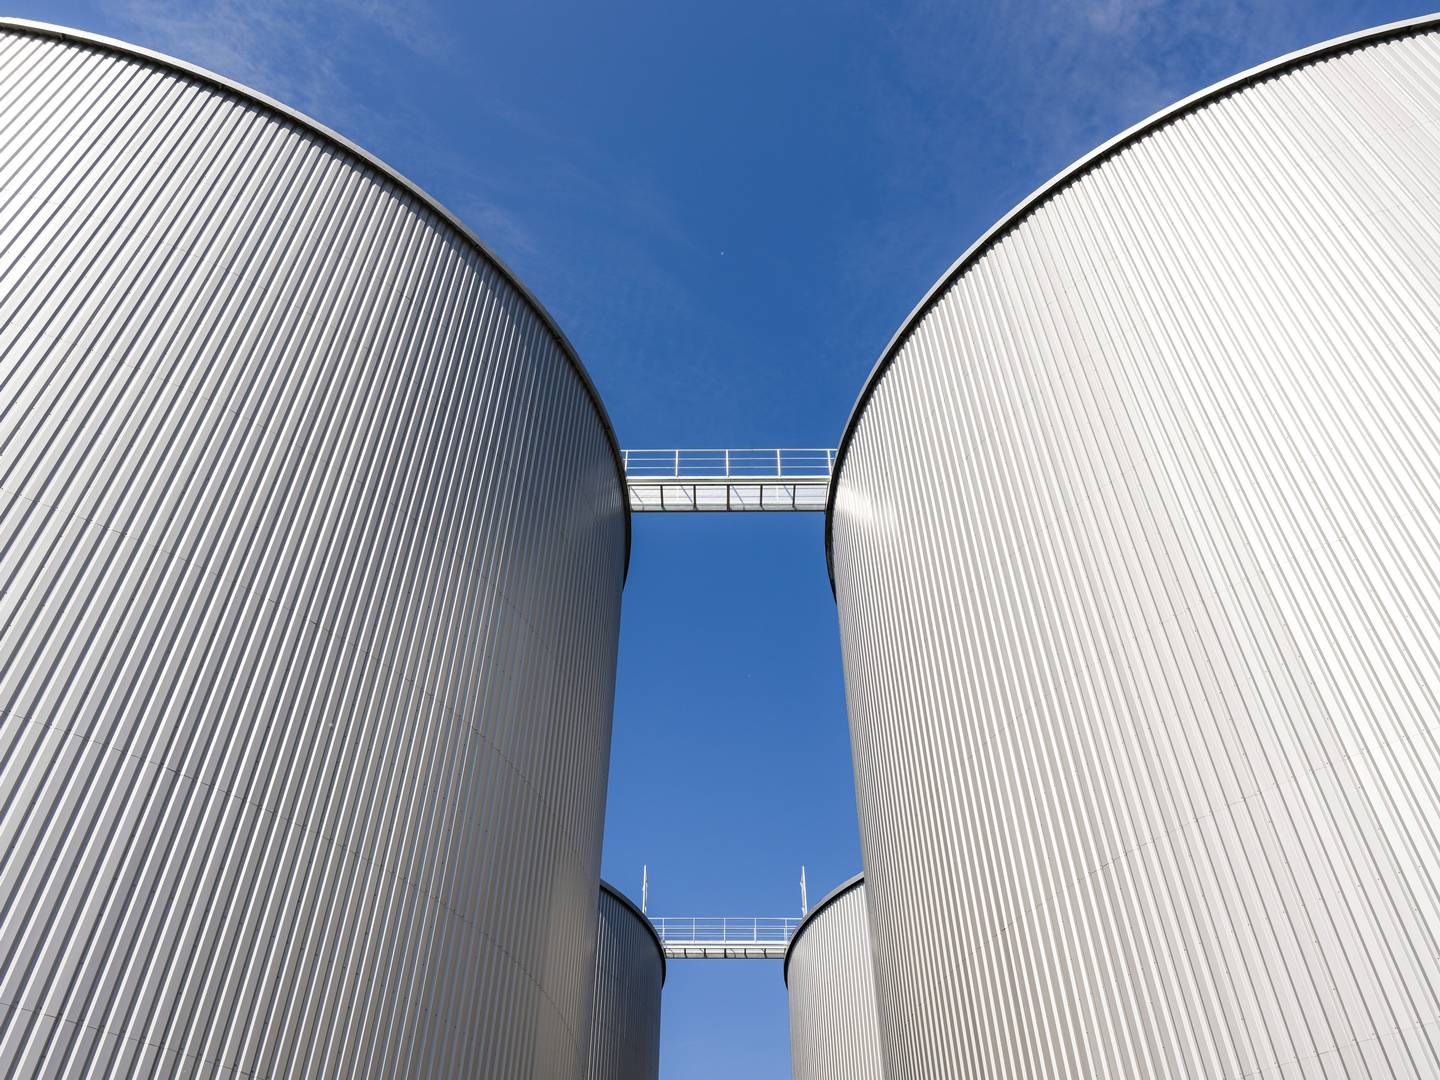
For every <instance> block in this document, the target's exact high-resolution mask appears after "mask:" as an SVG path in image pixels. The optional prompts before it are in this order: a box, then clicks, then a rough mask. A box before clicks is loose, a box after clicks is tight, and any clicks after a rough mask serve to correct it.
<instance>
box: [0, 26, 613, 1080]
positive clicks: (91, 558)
mask: <svg viewBox="0 0 1440 1080" xmlns="http://www.w3.org/2000/svg"><path fill="white" fill-rule="evenodd" d="M0 95H3V100H4V102H5V107H4V109H3V111H0V192H3V195H0V350H3V351H0V387H3V390H0V507H3V509H0V544H3V558H0V570H3V573H4V580H3V586H0V593H3V606H4V609H3V612H0V628H3V633H0V707H3V709H4V722H3V725H0V736H3V742H0V792H4V793H5V795H4V802H3V807H0V826H3V837H4V843H3V848H0V875H3V878H0V880H3V886H0V925H3V927H4V930H3V936H0V1002H3V1005H0V1073H3V1074H4V1075H7V1076H21V1075H24V1076H38V1075H46V1076H55V1075H61V1074H66V1075H79V1074H81V1073H84V1074H86V1075H92V1074H93V1075H117V1076H132V1075H133V1076H138V1075H147V1074H148V1075H157V1074H158V1075H166V1076H170V1075H179V1074H182V1073H186V1074H188V1073H192V1072H196V1073H198V1072H201V1071H205V1072H211V1071H215V1072H232V1071H233V1072H239V1073H244V1074H253V1075H272V1076H300V1075H307V1076H400V1075H411V1076H421V1075H423V1076H462V1075H470V1076H478V1075H486V1076H506V1077H510V1076H517V1077H519V1076H535V1077H546V1078H549V1077H560V1076H579V1075H580V1074H581V1073H582V1072H583V1069H584V1064H585V1057H584V1055H585V1051H586V1047H585V1045H583V1044H584V1040H585V1033H586V1032H587V1030H588V1023H589V1018H590V1009H591V994H592V986H593V978H594V941H595V895H596V888H597V885H598V882H599V855H600V836H601V827H602V821H603V816H604V804H605V787H606V767H607V759H608V755H609V744H610V721H611V707H612V699H613V683H614V671H615V650H616V631H617V620H618V616H619V608H620V590H621V585H622V580H623V577H624V573H625V563H626V557H627V546H628V519H627V516H626V509H625V499H624V492H623V482H622V479H621V477H620V474H619V469H618V454H617V451H616V448H615V441H614V438H613V435H612V433H611V430H610V426H609V423H608V421H607V420H606V418H605V414H604V412H603V410H602V408H601V406H600V403H599V401H598V399H597V398H596V395H595V392H594V390H593V388H592V387H591V385H590V382H589V380H588V379H587V378H586V376H585V374H584V372H583V371H582V370H581V368H580V365H579V362H578V361H577V360H576V358H575V355H574V353H573V351H572V350H571V348H570V346H569V345H568V344H567V343H566V341H565V339H564V338H563V337H562V336H561V334H560V333H559V331H558V330H557V329H556V328H555V326H554V324H553V323H552V322H551V321H550V320H549V318H548V317H547V316H546V315H545V314H544V312H543V311H542V310H541V309H540V308H539V307H538V306H537V305H536V303H535V301H534V300H533V299H532V298H531V297H530V296H529V295H528V294H527V293H526V292H525V291H524V289H523V288H522V287H521V286H520V285H519V284H518V283H517V282H516V281H515V280H514V279H513V278H512V277H511V276H510V274H509V273H508V272H507V271H506V270H505V269H504V268H503V267H502V266H500V265H499V264H498V263H497V262H496V260H495V259H494V258H493V257H491V256H490V255H489V254H488V253H487V252H486V251H485V249H484V248H483V247H481V246H480V244H479V243H478V242H477V241H476V240H475V239H474V238H473V237H472V236H470V234H469V233H467V232H466V231H465V230H464V228H463V227H462V226H461V225H459V223H458V222H456V221H455V220H454V219H453V218H452V217H450V216H449V215H448V214H447V213H446V212H445V211H444V210H442V209H441V208H440V207H439V206H437V205H436V204H435V203H434V202H432V201H431V200H430V199H429V198H427V197H426V196H425V195H424V194H422V193H421V192H420V191H418V190H417V189H416V188H414V187H413V186H411V185H410V184H408V183H407V182H406V181H404V180H402V179H401V178H400V177H398V176H396V175H395V174H394V173H392V172H390V171H389V170H388V169H386V168H385V167H384V166H383V165H381V164H380V163H379V162H377V161H375V160H374V159H372V158H370V157H368V156H367V155H366V154H365V153H363V152H362V151H360V150H359V149H357V148H356V147H354V146H352V145H350V144H349V143H347V142H346V141H345V140H343V139H341V138H339V137H338V136H336V135H335V134H333V133H332V132H329V131H327V130H326V129H325V128H323V127H321V126H319V125H318V124H315V123H314V122H312V121H310V120H307V119H306V118H304V117H302V116H299V115H297V114H296V113H294V112H291V111H290V110H288V109H285V108H284V107H282V106H280V105H277V104H276V103H274V102H272V101H269V100H268V99H266V98H263V97H261V96H260V95H258V94H255V93H252V92H250V91H248V90H246V89H244V88H242V87H239V86H236V85H234V84H233V83H230V82H227V81H225V80H223V79H220V78H217V77H216V76H214V75H210V74H207V73H205V72H203V71H199V70H196V69H195V68H192V67H189V66H187V65H185V64H181V63H178V62H176V61H174V60H169V59H166V58H164V57H160V56H156V55H154V54H151V53H148V52H145V51H142V50H140V49H136V48H132V47H130V46H128V45H124V44H122V43H118V42H113V41H108V40H105V39H101V38H96V37H91V36H88V35H83V34H78V33H74V32H71V31H67V30H62V29H58V28H54V27H44V26H39V25H34V24H28V23H21V22H16V21H13V20H7V21H4V22H3V23H0Z"/></svg>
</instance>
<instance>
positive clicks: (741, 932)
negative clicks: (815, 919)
mask: <svg viewBox="0 0 1440 1080" xmlns="http://www.w3.org/2000/svg"><path fill="white" fill-rule="evenodd" d="M800 921H801V920H799V919H787V918H774V919H771V918H754V917H751V916H740V917H735V916H729V917H726V916H715V917H706V916H693V915H682V916H678V917H677V916H673V915H672V916H658V917H652V918H651V919H650V922H651V923H652V924H654V926H655V932H656V933H657V934H659V935H660V942H661V944H662V945H663V946H664V947H665V956H666V958H667V959H672V960H782V959H784V957H785V947H786V946H787V945H789V944H790V939H791V938H792V937H793V936H794V935H795V928H796V927H797V926H799V925H800Z"/></svg>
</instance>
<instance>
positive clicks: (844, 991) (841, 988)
mask: <svg viewBox="0 0 1440 1080" xmlns="http://www.w3.org/2000/svg"><path fill="white" fill-rule="evenodd" d="M784 975H785V986H786V988H787V990H788V991H789V1000H790V1076H791V1078H792V1080H884V1078H885V1069H884V1063H883V1061H882V1059H881V1053H880V1027H879V1021H878V1020H877V1018H876V1012H875V976H874V973H873V971H872V969H871V964H870V928H869V925H868V923H867V921H866V915H865V875H864V874H856V875H855V876H854V877H853V878H851V879H850V880H849V881H847V882H845V883H844V884H842V885H840V886H839V887H838V888H836V889H834V890H833V891H832V892H831V893H830V894H829V895H828V896H826V897H825V899H823V900H821V901H820V902H819V903H818V904H816V905H815V906H814V907H813V908H811V909H810V913H809V914H808V915H807V916H806V917H805V919H804V921H802V922H801V923H800V925H799V926H798V927H796V928H795V936H794V937H792V938H791V939H790V945H789V946H788V947H787V948H786V950H785V968H784Z"/></svg>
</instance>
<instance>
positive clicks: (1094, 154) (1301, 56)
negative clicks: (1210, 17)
mask: <svg viewBox="0 0 1440 1080" xmlns="http://www.w3.org/2000/svg"><path fill="white" fill-rule="evenodd" d="M1437 28H1440V12H1433V13H1431V14H1429V15H1420V16H1417V17H1415V18H1411V19H1401V20H1400V21H1398V22H1391V23H1384V24H1382V25H1380V26H1372V27H1369V28H1368V29H1365V30H1358V31H1356V32H1355V33H1352V34H1344V35H1342V36H1340V37H1335V38H1330V39H1328V40H1326V41H1321V42H1318V43H1317V44H1314V45H1307V46H1305V47H1304V48H1301V49H1296V50H1295V51H1294V52H1289V53H1285V54H1284V55H1282V56H1278V57H1276V58H1274V59H1272V60H1267V61H1265V62H1264V63H1262V64H1257V65H1256V66H1255V67H1252V68H1247V69H1246V70H1244V71H1241V72H1239V73H1238V74H1236V75H1231V76H1229V77H1228V78H1225V79H1221V80H1220V81H1219V82H1216V83H1212V84H1210V85H1209V86H1207V87H1204V88H1203V89H1200V90H1197V91H1196V92H1195V93H1193V94H1190V95H1189V96H1188V97H1184V98H1181V99H1180V100H1179V101H1177V102H1174V103H1173V104H1171V105H1167V106H1165V108H1163V109H1160V110H1159V111H1157V112H1154V113H1151V114H1150V115H1149V116H1147V117H1146V118H1145V119H1143V120H1141V121H1140V122H1139V123H1136V124H1134V125H1132V126H1130V127H1128V128H1126V129H1125V130H1124V131H1121V132H1120V133H1119V134H1118V135H1115V136H1112V137H1111V138H1110V139H1108V140H1107V141H1105V142H1103V143H1101V144H1100V145H1099V146H1097V147H1096V148H1095V149H1094V150H1091V151H1090V152H1089V153H1088V154H1086V155H1085V156H1084V157H1082V158H1079V159H1078V160H1076V161H1074V162H1072V163H1071V164H1069V165H1067V166H1066V167H1065V168H1063V169H1061V170H1060V172H1058V173H1056V174H1055V175H1054V176H1052V177H1051V178H1050V179H1049V180H1047V181H1045V183H1043V184H1041V185H1040V186H1039V187H1038V188H1036V189H1035V190H1034V191H1032V192H1031V193H1030V194H1029V195H1027V196H1026V197H1025V198H1024V199H1022V200H1020V202H1018V203H1016V204H1015V206H1014V207H1013V208H1012V209H1011V210H1010V211H1009V212H1008V213H1007V214H1005V215H1004V216H1003V217H1002V218H1000V219H999V220H998V221H997V222H995V224H994V225H992V226H990V228H989V229H987V230H986V231H985V232H984V233H982V234H981V235H980V237H979V239H977V240H976V241H975V242H974V243H972V244H971V245H970V246H969V247H968V248H966V249H965V252H964V254H962V255H961V256H960V257H959V258H958V259H956V260H955V261H954V262H953V263H951V264H950V266H949V267H948V268H947V269H946V270H945V272H944V273H943V274H941V275H940V277H939V278H937V279H936V281H935V284H933V285H932V286H930V288H929V290H928V291H927V292H926V293H925V295H924V296H923V297H921V299H920V302H919V303H918V304H916V305H915V307H914V308H913V309H912V310H911V312H910V314H909V315H907V316H905V318H904V320H903V321H902V322H901V323H900V326H899V328H898V329H896V331H895V333H894V334H893V335H892V336H891V338H890V340H889V342H887V343H886V345H885V348H884V349H883V350H882V351H881V353H880V358H879V359H878V360H876V361H875V364H874V366H873V367H872V368H871V369H870V373H869V374H868V375H866V376H865V381H864V383H863V384H861V387H860V394H859V396H858V397H857V398H856V399H855V405H854V406H853V407H852V408H851V410H850V415H849V417H847V418H846V420H845V427H844V429H843V430H842V431H841V434H840V442H839V444H838V448H837V449H836V451H835V464H834V467H833V468H832V469H831V473H830V490H829V493H828V495H827V496H826V500H825V571H826V573H827V574H828V575H829V578H830V591H831V593H832V594H833V593H834V591H835V558H834V547H833V539H834V522H835V494H836V492H837V490H838V489H839V486H840V474H841V470H842V469H843V468H844V466H845V457H846V454H847V452H848V451H849V449H850V443H851V441H852V440H853V438H854V435H855V427H856V425H857V424H858V423H859V421H860V417H861V416H862V415H863V414H864V412H865V408H866V406H867V405H869V403H870V398H871V397H872V396H873V395H874V393H875V389H876V387H877V386H878V385H879V383H880V380H881V378H883V376H884V375H885V373H886V371H887V370H889V368H890V365H891V364H892V363H894V361H895V357H896V355H897V354H898V353H899V351H900V348H901V346H903V345H904V344H905V342H906V341H907V340H908V339H909V337H910V332H911V331H912V330H913V329H914V328H915V325H916V324H917V323H918V322H919V321H920V320H921V319H922V318H923V317H924V316H925V315H926V314H928V313H929V311H930V309H931V308H932V307H933V306H934V305H935V303H936V302H937V301H938V300H939V299H940V296H941V294H942V293H944V292H945V290H946V289H948V288H949V287H950V285H952V284H953V283H954V282H955V281H956V280H958V279H959V278H960V277H961V275H963V274H964V273H965V271H967V270H968V269H970V267H971V266H972V265H974V264H975V263H976V262H978V261H979V259H980V257H981V256H982V255H984V254H985V253H986V252H987V251H989V250H990V248H991V247H992V246H994V245H995V244H996V243H997V242H998V241H1000V240H1001V239H1002V238H1003V237H1004V236H1005V235H1006V234H1008V233H1009V232H1010V230H1011V229H1014V228H1016V227H1018V226H1019V225H1021V224H1022V223H1023V222H1024V221H1025V220H1026V219H1027V218H1028V217H1029V216H1030V214H1031V213H1032V212H1033V211H1035V210H1038V209H1039V208H1040V207H1041V206H1042V205H1043V204H1044V203H1046V202H1047V201H1049V199H1050V198H1051V197H1052V196H1055V195H1058V194H1059V193H1060V192H1061V191H1063V190H1064V189H1065V188H1066V187H1068V186H1069V185H1070V184H1071V183H1073V182H1074V181H1076V180H1078V179H1080V178H1081V177H1082V176H1084V175H1085V174H1086V173H1088V172H1089V171H1090V170H1091V169H1093V168H1095V167H1097V166H1099V165H1101V164H1103V163H1104V162H1106V161H1108V160H1109V159H1110V158H1111V157H1114V156H1115V155H1116V154H1117V153H1119V152H1120V151H1121V150H1124V149H1125V148H1126V147H1128V146H1130V145H1131V144H1132V143H1135V142H1138V141H1139V140H1140V139H1141V138H1143V137H1144V136H1146V135H1148V134H1150V133H1151V132H1154V131H1156V130H1158V129H1160V128H1162V127H1164V126H1166V125H1167V124H1169V123H1171V122H1172V121H1174V120H1179V119H1181V118H1182V117H1184V116H1186V115H1187V114H1189V113H1192V112H1195V111H1196V110H1197V109H1199V108H1201V107H1202V106H1205V105H1209V104H1211V103H1213V102H1215V101H1218V100H1220V99H1221V98H1224V97H1228V96H1229V95H1230V94H1233V93H1236V92H1237V91H1240V90H1244V89H1246V88H1247V87H1249V86H1251V85H1253V84H1254V83H1257V82H1262V81H1264V80H1265V79H1268V78H1270V77H1272V76H1275V75H1279V74H1283V73H1284V72H1286V71H1288V70H1290V69H1292V68H1298V67H1303V66H1304V65H1306V64H1309V63H1313V62H1315V61H1317V60H1323V59H1325V58H1326V57H1329V56H1332V55H1338V54H1340V53H1344V52H1350V51H1352V50H1354V49H1356V48H1360V47H1363V46H1366V45H1371V44H1378V43H1379V42H1382V41H1387V40H1390V39H1393V38H1404V37H1410V36H1413V35H1416V34H1420V33H1424V32H1425V31H1428V30H1434V29H1437Z"/></svg>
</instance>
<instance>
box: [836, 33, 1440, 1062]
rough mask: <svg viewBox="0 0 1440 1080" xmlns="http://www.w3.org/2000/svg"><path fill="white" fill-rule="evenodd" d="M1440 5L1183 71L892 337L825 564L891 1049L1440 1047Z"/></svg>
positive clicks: (1064, 1052)
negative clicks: (1179, 105)
mask: <svg viewBox="0 0 1440 1080" xmlns="http://www.w3.org/2000/svg"><path fill="white" fill-rule="evenodd" d="M1437 183H1440V35H1437V34H1436V33H1434V32H1432V31H1431V30H1429V29H1427V28H1426V27H1425V26H1411V27H1409V28H1406V29H1405V30H1404V31H1403V32H1400V33H1396V32H1393V31H1390V32H1385V33H1383V34H1380V35H1377V36H1375V37H1374V38H1373V39H1370V40H1366V39H1360V40H1355V41H1352V42H1349V43H1348V44H1346V45H1345V46H1344V47H1342V48H1335V47H1328V48H1326V49H1325V50H1324V51H1323V52H1321V53H1319V54H1317V55H1316V56H1315V57H1313V58H1311V59H1309V60H1306V61H1301V62H1294V61H1291V62H1288V63H1287V64H1286V65H1285V67H1284V68H1283V70H1280V71H1277V72H1273V73H1272V74H1271V75H1270V76H1268V77H1266V76H1263V75H1262V76H1259V77H1255V78H1252V79H1250V80H1248V81H1247V82H1246V83H1245V84H1244V85H1242V86H1240V87H1238V88H1234V89H1231V90H1229V91H1227V92H1225V93H1220V94H1215V95H1202V97H1201V99H1200V100H1198V101H1197V102H1195V103H1194V105H1193V107H1190V108H1188V109H1186V110H1185V111H1183V112H1182V113H1179V114H1172V115H1171V116H1168V117H1166V118H1164V120H1163V121H1162V122H1156V123H1154V124H1152V125H1148V126H1147V127H1146V128H1145V129H1144V130H1142V131H1139V132H1136V133H1134V135H1133V136H1132V137H1130V138H1128V139H1126V140H1125V141H1124V142H1123V144H1121V145H1117V146H1116V147H1114V148H1113V149H1112V150H1111V151H1110V152H1109V153H1107V155H1105V156H1104V157H1103V158H1101V159H1099V160H1096V161H1093V162H1092V163H1090V164H1088V165H1087V167H1086V168H1085V169H1084V170H1083V171H1081V172H1079V173H1077V174H1075V175H1072V176H1070V177H1067V178H1066V182H1065V183H1063V184H1061V185H1057V186H1056V187H1054V188H1053V189H1051V190H1049V191H1047V192H1045V193H1044V194H1043V196H1042V197H1040V198H1038V199H1037V200H1036V201H1035V202H1034V203H1033V204H1031V205H1030V206H1028V207H1026V208H1025V209H1024V211H1023V212H1021V213H1018V214H1017V215H1016V216H1015V217H1014V218H1013V219H1012V220H1011V221H1010V222H1009V223H1008V224H1007V227H1006V229H1005V230H1003V231H1001V232H1000V233H998V234H996V235H995V236H994V237H993V238H991V239H989V240H987V242H986V244H985V245H984V246H983V247H982V248H980V249H978V250H977V252H976V253H975V255H974V257H973V258H969V259H967V260H966V261H965V262H964V264H963V265H962V266H961V267H960V268H958V269H957V271H956V272H955V274H954V276H953V279H952V280H950V282H949V283H948V284H947V285H945V286H944V287H943V288H942V289H941V290H940V291H939V292H938V293H937V294H936V297H935V298H934V300H933V301H932V302H930V303H928V304H927V305H926V306H925V307H924V308H923V309H922V310H921V311H920V312H918V313H917V316H916V318H915V320H914V322H913V323H912V324H911V325H909V326H908V327H907V328H906V331H905V333H904V334H903V336H902V337H901V338H900V339H899V342H898V344H897V346H896V349H895V351H894V356H893V363H891V364H890V365H889V366H888V367H886V368H884V369H883V370H882V371H881V372H880V373H879V374H878V375H877V378H876V381H875V383H874V384H873V392H871V393H870V394H869V396H868V399H867V400H866V401H865V403H864V405H863V408H862V409H861V410H860V411H859V412H858V415H857V417H856V418H855V420H854V421H853V423H852V430H851V431H850V432H849V433H848V434H847V437H846V441H845V443H844V444H842V447H843V448H844V453H843V458H842V462H841V465H840V467H839V473H838V479H837V481H836V485H835V494H834V506H833V516H832V522H831V526H832V535H833V559H834V571H835V584H836V595H837V601H838V603H839V608H840V615H841V622H842V638H843V644H844V650H845V668H846V680H847V688H848V696H849V702H850V709H851V723H852V732H853V737H854V744H855V745H854V749H855V759H856V768H857V784H858V793H859V803H860V812H861V818H862V823H861V824H862V839H863V846H864V855H865V868H866V892H867V894H868V902H869V906H870V915H871V927H872V930H873V932H874V938H873V941H872V946H873V949H874V952H875V964H876V973H877V993H878V1006H879V1013H880V1020H881V1031H882V1038H883V1041H884V1046H885V1053H886V1066H887V1075H888V1076H889V1077H890V1078H891V1080H905V1078H911V1077H913V1078H920V1077H935V1076H956V1077H961V1076H974V1077H999V1076H1045V1077H1081V1076H1084V1077H1096V1076H1106V1077H1135V1076H1154V1077H1165V1076H1173V1077H1193V1076H1216V1077H1220V1076H1224V1077H1241V1076H1245V1077H1281V1076H1307V1077H1308V1076H1316V1077H1318V1076H1330V1075H1340V1074H1345V1075H1374V1076H1381V1075H1384V1076H1408V1077H1417V1078H1418V1077H1428V1076H1434V1075H1436V1074H1437V1073H1440V1047H1437V1045H1436V1038H1437V1037H1436V1032H1437V1031H1440V980H1437V978H1436V967H1435V956H1436V948H1435V942H1436V940H1437V935H1440V890H1437V886H1436V884H1435V883H1436V881H1437V880H1440V837H1437V833H1436V828H1435V824H1434V821H1435V818H1436V816H1437V811H1440V798H1437V795H1440V791H1437V783H1436V780H1435V777H1436V776H1437V775H1440V742H1437V736H1440V732H1437V730H1436V715H1437V696H1440V666H1437V657H1440V616H1437V612H1440V577H1437V574H1436V571H1435V553H1436V550H1437V542H1440V479H1437V477H1440V469H1437V462H1440V451H1437V446H1440V420H1437V417H1440V369H1437V365H1436V362H1435V358H1436V356H1437V355H1440V319H1437V314H1436V313H1437V312H1440V285H1437V282H1440V272H1437V270H1440V267H1437V257H1436V251H1437V250H1440V245H1437V243H1436V241H1437V238H1440V216H1437V210H1436V202H1435V199H1434V191H1435V189H1436V185H1437Z"/></svg>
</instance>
